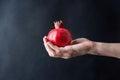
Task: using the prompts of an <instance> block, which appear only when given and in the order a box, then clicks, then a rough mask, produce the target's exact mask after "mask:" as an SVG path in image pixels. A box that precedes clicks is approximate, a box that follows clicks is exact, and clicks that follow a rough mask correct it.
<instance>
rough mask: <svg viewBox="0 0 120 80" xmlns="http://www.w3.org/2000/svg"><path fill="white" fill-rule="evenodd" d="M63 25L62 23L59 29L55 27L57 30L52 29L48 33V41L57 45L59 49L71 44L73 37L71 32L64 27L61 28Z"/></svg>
mask: <svg viewBox="0 0 120 80" xmlns="http://www.w3.org/2000/svg"><path fill="white" fill-rule="evenodd" d="M59 22H60V21H59ZM61 23H62V22H60V24H59V25H58V26H57V27H55V29H52V30H51V31H50V32H49V33H48V35H47V39H48V41H50V42H52V43H53V44H54V45H57V46H59V47H64V46H67V45H70V44H71V41H72V36H71V33H70V32H69V30H67V29H65V28H64V27H63V26H62V27H60V26H61ZM55 24H56V23H55ZM62 25H63V24H62Z"/></svg>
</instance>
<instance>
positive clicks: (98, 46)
mask: <svg viewBox="0 0 120 80" xmlns="http://www.w3.org/2000/svg"><path fill="white" fill-rule="evenodd" d="M43 42H44V46H45V49H46V51H47V52H48V54H49V56H51V57H54V58H63V59H69V58H72V57H76V56H81V55H85V54H91V55H98V56H109V57H116V58H120V43H103V42H95V41H91V40H88V39H86V38H77V39H75V40H72V42H71V44H70V45H68V46H65V47H58V46H56V45H54V44H52V43H51V42H49V41H48V40H47V38H46V36H45V37H43Z"/></svg>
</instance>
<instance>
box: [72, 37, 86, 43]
mask: <svg viewBox="0 0 120 80" xmlns="http://www.w3.org/2000/svg"><path fill="white" fill-rule="evenodd" d="M85 40H87V39H86V38H78V39H75V40H72V42H71V44H77V43H81V42H83V41H85Z"/></svg>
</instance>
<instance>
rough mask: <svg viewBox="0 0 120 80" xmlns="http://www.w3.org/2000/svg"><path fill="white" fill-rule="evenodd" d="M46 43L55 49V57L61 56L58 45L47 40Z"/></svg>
mask: <svg viewBox="0 0 120 80" xmlns="http://www.w3.org/2000/svg"><path fill="white" fill-rule="evenodd" d="M47 44H48V45H49V46H50V47H51V48H52V49H53V50H54V51H55V54H54V55H55V56H56V57H60V56H62V53H61V52H62V51H61V50H60V48H59V47H57V46H56V45H54V44H52V43H51V42H48V43H47Z"/></svg>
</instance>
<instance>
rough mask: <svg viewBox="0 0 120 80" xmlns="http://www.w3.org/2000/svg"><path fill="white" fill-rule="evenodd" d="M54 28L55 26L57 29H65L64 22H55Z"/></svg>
mask: <svg viewBox="0 0 120 80" xmlns="http://www.w3.org/2000/svg"><path fill="white" fill-rule="evenodd" d="M54 26H55V29H57V28H63V27H64V26H63V22H62V20H60V21H55V22H54Z"/></svg>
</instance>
